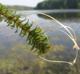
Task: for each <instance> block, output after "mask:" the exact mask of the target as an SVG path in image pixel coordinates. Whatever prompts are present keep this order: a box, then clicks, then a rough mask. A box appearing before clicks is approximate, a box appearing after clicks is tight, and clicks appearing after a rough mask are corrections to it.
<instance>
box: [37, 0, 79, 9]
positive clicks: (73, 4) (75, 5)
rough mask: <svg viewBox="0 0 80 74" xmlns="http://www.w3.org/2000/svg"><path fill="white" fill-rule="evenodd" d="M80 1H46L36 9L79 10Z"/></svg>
mask: <svg viewBox="0 0 80 74" xmlns="http://www.w3.org/2000/svg"><path fill="white" fill-rule="evenodd" d="M79 8H80V0H44V1H43V2H40V3H39V4H38V5H37V6H36V9H79Z"/></svg>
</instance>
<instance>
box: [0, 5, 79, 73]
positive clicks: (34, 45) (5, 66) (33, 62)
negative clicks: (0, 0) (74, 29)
mask: <svg viewBox="0 0 80 74" xmlns="http://www.w3.org/2000/svg"><path fill="white" fill-rule="evenodd" d="M26 20H27V19H26ZM26 20H25V19H22V18H21V17H20V16H19V15H16V13H15V12H14V11H13V10H9V9H8V8H6V7H5V6H4V5H2V4H0V21H4V22H7V24H8V26H10V27H11V28H12V29H13V28H14V29H16V31H15V32H18V33H19V35H20V36H22V37H25V38H26V41H27V43H28V44H29V45H31V46H30V47H31V50H32V51H35V52H36V53H37V54H38V55H41V54H44V53H46V52H47V51H48V50H49V48H50V45H49V41H48V38H47V36H46V35H45V34H44V32H43V31H42V29H41V28H40V27H39V26H37V27H34V26H33V24H34V23H30V22H29V20H27V21H26ZM64 27H65V26H64ZM66 27H67V26H66ZM71 35H72V34H71ZM69 36H70V35H69ZM71 37H73V35H72V36H71ZM73 40H74V37H73ZM53 48H54V50H53V51H54V52H57V51H56V50H59V51H60V49H62V50H61V51H63V50H64V49H65V47H64V46H62V45H60V46H53ZM28 49H30V48H28V46H27V47H26V46H25V45H24V44H23V45H22V46H21V45H19V46H18V47H16V46H15V47H14V48H12V50H13V51H14V52H11V53H10V54H8V56H6V57H5V58H4V59H0V74H80V70H79V68H80V66H79V64H80V62H79V60H78V59H77V63H76V64H75V65H74V66H70V65H69V64H65V63H64V64H61V63H58V64H54V63H49V62H44V61H43V60H41V59H39V57H38V58H37V57H36V56H34V55H33V54H32V53H31V52H29V51H28ZM18 50H19V52H18ZM25 50H27V52H25ZM50 52H52V50H50ZM30 53H31V54H30ZM26 56H28V57H26ZM46 57H48V56H47V55H46ZM53 57H54V56H53V55H50V58H51V59H52V58H53ZM55 58H56V59H58V58H57V57H55ZM60 58H61V59H62V60H63V59H64V58H62V57H61V56H60ZM79 58H80V57H79ZM75 68H76V69H75Z"/></svg>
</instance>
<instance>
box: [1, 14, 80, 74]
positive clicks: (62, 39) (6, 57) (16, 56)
mask: <svg viewBox="0 0 80 74" xmlns="http://www.w3.org/2000/svg"><path fill="white" fill-rule="evenodd" d="M22 14H23V15H24V13H22ZM24 16H26V18H28V19H30V20H31V21H33V22H34V26H36V25H38V26H40V27H41V28H42V29H43V31H44V33H45V34H46V35H47V36H48V38H49V41H50V43H51V46H52V50H51V51H50V52H49V53H48V54H47V55H46V58H47V59H52V60H62V61H63V60H64V61H72V60H73V59H74V58H75V54H76V52H75V50H73V46H74V44H73V42H72V41H71V39H70V38H69V37H68V36H67V35H66V34H65V33H64V32H65V29H64V28H61V26H60V25H59V24H57V23H56V22H55V21H53V22H52V20H50V19H47V18H43V17H40V16H38V15H36V14H33V15H28V14H25V15H24ZM58 20H59V21H60V22H61V23H63V24H64V25H67V26H70V27H71V28H72V29H73V30H74V32H75V34H76V37H77V43H78V45H79V46H80V19H79V18H74V19H72V18H71V19H60V18H59V19H58ZM6 25H7V23H5V22H1V23H0V74H15V73H16V74H80V63H79V62H80V57H79V56H78V59H77V62H76V64H75V65H74V66H70V65H68V64H56V63H50V62H46V61H43V60H41V59H39V57H37V56H35V55H34V54H33V53H32V52H30V51H29V49H30V47H29V46H28V45H27V44H26V40H25V38H22V37H20V36H19V35H18V33H14V32H15V30H14V29H11V28H10V27H7V26H6ZM63 31H64V32H63Z"/></svg>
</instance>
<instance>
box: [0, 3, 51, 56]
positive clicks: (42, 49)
mask: <svg viewBox="0 0 80 74" xmlns="http://www.w3.org/2000/svg"><path fill="white" fill-rule="evenodd" d="M0 16H1V17H0V19H1V21H2V20H4V21H5V22H7V23H8V26H10V27H11V28H16V32H18V29H19V30H21V31H20V35H21V36H23V37H24V36H26V38H27V41H28V44H30V45H31V46H32V48H31V49H32V50H33V49H36V50H35V51H36V52H37V53H38V54H39V55H40V54H44V53H46V52H47V50H48V49H49V48H50V46H49V41H48V38H47V36H46V35H45V34H44V33H43V32H42V29H41V28H40V27H35V28H34V29H32V25H33V24H30V23H29V21H27V22H25V23H24V21H23V20H21V17H20V16H19V15H16V14H14V12H12V10H9V9H8V8H7V7H6V6H4V5H2V4H0ZM2 17H3V18H4V19H3V18H2Z"/></svg>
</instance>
